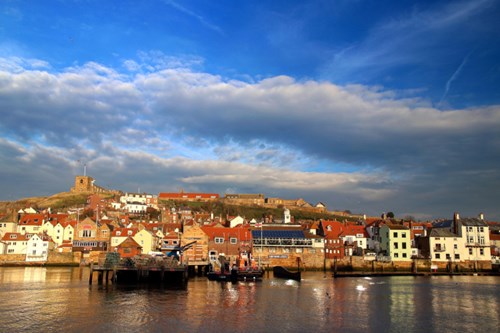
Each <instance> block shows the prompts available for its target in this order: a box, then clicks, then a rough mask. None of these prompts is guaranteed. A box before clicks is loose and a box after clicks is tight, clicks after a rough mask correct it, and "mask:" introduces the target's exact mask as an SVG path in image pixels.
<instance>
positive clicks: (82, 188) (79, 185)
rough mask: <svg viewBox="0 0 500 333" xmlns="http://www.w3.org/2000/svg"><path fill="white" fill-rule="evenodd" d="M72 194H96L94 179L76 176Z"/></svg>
mask: <svg viewBox="0 0 500 333" xmlns="http://www.w3.org/2000/svg"><path fill="white" fill-rule="evenodd" d="M71 192H77V193H79V192H94V178H92V177H89V176H76V177H75V186H74V187H72V188H71Z"/></svg>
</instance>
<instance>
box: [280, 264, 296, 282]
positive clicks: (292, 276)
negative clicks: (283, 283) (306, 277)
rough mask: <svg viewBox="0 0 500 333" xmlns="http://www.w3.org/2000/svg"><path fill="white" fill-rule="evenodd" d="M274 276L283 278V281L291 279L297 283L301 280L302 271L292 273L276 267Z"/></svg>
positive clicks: (281, 267)
mask: <svg viewBox="0 0 500 333" xmlns="http://www.w3.org/2000/svg"><path fill="white" fill-rule="evenodd" d="M273 274H274V277H277V278H281V279H291V280H295V281H300V279H301V274H300V270H299V271H297V272H292V271H289V270H288V269H286V268H285V267H283V266H274V267H273Z"/></svg>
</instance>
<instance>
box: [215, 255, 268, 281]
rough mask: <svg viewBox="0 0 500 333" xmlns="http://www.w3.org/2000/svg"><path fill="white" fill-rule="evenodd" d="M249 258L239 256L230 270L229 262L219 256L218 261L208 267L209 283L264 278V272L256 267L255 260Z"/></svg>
mask: <svg viewBox="0 0 500 333" xmlns="http://www.w3.org/2000/svg"><path fill="white" fill-rule="evenodd" d="M249 258H250V256H248V255H247V254H246V253H245V254H240V258H238V260H237V261H236V263H235V264H234V265H233V266H232V267H231V268H230V267H229V262H227V261H226V259H225V258H224V257H223V256H221V257H219V260H218V261H213V262H212V264H211V265H210V267H211V269H210V270H209V271H208V272H207V278H208V279H209V280H211V281H231V282H236V281H260V280H261V279H262V277H263V276H264V270H263V269H261V268H260V267H257V266H256V264H255V260H253V259H252V258H250V259H249ZM248 259H249V260H248ZM214 267H217V269H214Z"/></svg>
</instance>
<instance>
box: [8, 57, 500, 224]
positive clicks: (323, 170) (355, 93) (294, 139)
mask: <svg viewBox="0 0 500 333" xmlns="http://www.w3.org/2000/svg"><path fill="white" fill-rule="evenodd" d="M0 63H4V64H14V65H12V66H11V65H7V66H3V67H1V68H0V116H1V117H2V122H1V123H0V130H1V132H2V133H3V141H2V142H0V150H1V151H0V154H3V155H2V156H1V157H0V162H1V165H2V166H4V165H9V166H11V163H12V158H14V159H15V160H16V161H17V163H18V164H19V168H18V169H13V168H12V167H10V168H9V169H7V168H2V170H3V171H2V173H0V176H1V177H2V178H5V177H8V178H12V179H17V181H18V182H19V181H21V180H22V181H27V182H29V181H33V179H34V178H30V179H23V177H22V176H21V173H22V171H23V170H24V171H26V170H30V169H33V170H37V171H36V172H35V173H34V174H33V177H35V175H40V173H44V172H45V173H46V174H47V173H50V172H52V173H53V174H54V175H56V174H59V173H60V172H59V171H58V170H59V169H61V168H65V169H66V171H65V172H64V173H63V174H64V175H65V176H66V178H64V177H61V179H60V180H54V181H55V183H57V184H58V186H57V188H58V189H59V191H62V190H65V187H68V185H66V184H67V182H68V181H69V182H71V181H72V180H71V178H72V176H71V175H72V174H74V173H75V172H76V171H77V170H78V165H77V163H76V162H75V161H77V160H79V159H84V160H86V161H87V162H88V163H89V164H88V165H89V170H92V171H91V172H92V173H93V175H94V176H95V177H96V178H97V179H98V180H99V179H102V181H103V182H104V183H105V184H102V185H103V186H104V185H106V184H109V185H113V187H118V186H120V187H121V186H123V187H124V188H122V189H124V190H130V189H134V188H137V187H138V186H140V187H141V188H144V189H146V188H150V189H151V190H150V191H152V192H153V193H154V192H155V191H165V190H169V189H170V190H175V189H178V188H179V187H183V188H186V189H188V188H189V189H198V190H204V191H224V190H225V189H227V188H232V189H234V190H236V191H239V190H241V191H244V192H248V191H254V192H266V193H268V192H269V194H271V193H279V194H281V195H283V196H285V197H296V196H305V195H306V194H307V195H309V196H310V197H311V198H312V199H310V200H311V201H314V200H317V201H329V200H331V202H335V206H336V207H338V208H346V209H354V210H356V209H363V208H365V207H366V208H371V209H373V210H375V211H377V212H378V211H379V210H381V209H386V208H383V207H382V208H380V207H379V206H378V205H381V204H380V202H382V201H391V203H394V204H397V205H399V206H400V207H402V208H401V210H402V211H403V209H404V211H413V212H415V211H416V210H415V209H414V208H412V207H411V203H409V202H407V200H406V197H407V196H410V197H411V196H412V195H413V194H412V193H421V192H425V191H428V189H429V188H432V187H434V186H440V185H439V184H440V183H441V184H445V186H447V187H449V191H456V192H453V193H460V189H459V188H458V186H464V184H467V185H468V186H469V187H470V188H469V190H468V191H467V192H470V191H481V192H487V193H489V194H490V195H487V196H486V195H485V196H484V197H485V202H486V203H487V204H486V205H487V206H488V207H490V208H491V207H494V203H493V200H491V197H494V196H493V195H492V193H494V191H496V189H497V188H498V186H497V185H500V184H498V179H499V178H500V175H499V174H498V171H496V170H497V166H498V163H499V162H500V157H499V156H498V154H497V152H498V149H499V142H500V131H499V125H498V124H500V107H499V106H495V105H494V106H489V107H476V108H470V109H458V110H449V111H446V112H443V111H440V110H437V109H434V108H432V107H429V106H426V105H425V103H423V102H422V100H421V99H419V98H408V96H405V97H404V98H399V97H398V93H397V92H394V91H387V90H384V89H381V88H377V87H375V88H374V87H366V86H362V85H356V86H354V85H352V86H339V85H334V84H332V83H329V82H317V81H312V80H310V81H303V82H302V81H296V80H294V79H293V78H291V77H287V76H280V77H272V78H268V79H265V80H262V81H258V82H256V83H246V82H241V81H235V80H226V79H225V78H223V77H220V76H217V75H211V74H208V73H203V72H194V71H192V70H189V69H187V68H182V69H172V68H170V69H163V70H159V71H154V72H152V73H147V72H141V73H137V74H131V73H130V72H127V73H121V72H120V71H118V70H117V69H112V68H108V67H105V66H103V65H100V64H97V63H89V64H86V65H84V66H80V67H72V68H69V69H67V70H66V71H62V72H60V73H50V72H47V71H43V70H38V69H37V70H34V69H32V67H31V66H30V65H28V64H27V63H26V62H24V61H23V60H22V59H20V60H12V59H10V60H5V59H3V60H0ZM9 156H10V157H9ZM42 156H43V157H44V158H41V157H42ZM47 159H48V160H49V161H50V162H47ZM53 161H56V162H57V163H52V162H53ZM40 164H42V165H48V167H44V168H40V167H37V165H40ZM339 165H342V168H339V167H338V166H339ZM341 169H342V170H341ZM6 170H9V171H6ZM457 175H459V177H460V179H461V181H460V183H458V182H456V183H457V184H456V185H455V184H454V179H455V177H457ZM478 175H480V177H481V178H480V182H478V183H477V184H476V183H475V182H476V180H477V179H478ZM53 178H54V177H49V179H53ZM67 178H70V179H69V180H68V179H67ZM122 184H123V185H122ZM8 186H11V187H10V188H12V189H14V188H16V187H15V186H16V185H14V184H11V185H7V187H8ZM51 186H52V185H51ZM479 186H481V187H479ZM54 187H55V186H54ZM54 187H50V188H54ZM20 188H21V189H28V188H29V187H27V186H25V187H20ZM301 193H302V194H303V195H302V194H301ZM443 195H446V194H443V193H432V194H429V195H428V196H427V197H426V196H422V198H421V199H420V202H424V203H427V204H428V205H429V207H434V206H433V205H435V203H434V202H435V201H436V200H438V199H439V200H441V201H442V196H443ZM320 196H327V197H329V198H331V199H325V198H322V197H320ZM451 200H454V201H458V202H460V203H461V204H464V205H466V204H467V197H466V193H463V194H460V195H457V194H455V195H454V196H453V199H449V200H448V201H447V203H446V207H450V206H451V205H452V204H453V202H451ZM445 201H446V200H445ZM340 205H343V207H342V206H340ZM386 205H387V204H386ZM386 207H387V206H386ZM419 209H422V210H423V209H424V208H419ZM429 209H431V208H429ZM432 209H434V210H435V209H437V208H435V207H434V208H432ZM491 209H494V208H491ZM483 210H485V209H483ZM499 214H500V212H499ZM415 215H416V214H415Z"/></svg>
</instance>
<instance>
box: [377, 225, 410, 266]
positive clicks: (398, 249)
mask: <svg viewBox="0 0 500 333" xmlns="http://www.w3.org/2000/svg"><path fill="white" fill-rule="evenodd" d="M410 236H411V235H410V229H409V228H407V227H405V226H403V225H397V224H384V225H382V226H381V227H380V237H381V241H380V249H381V250H382V252H383V253H384V254H385V255H386V256H388V257H390V258H391V260H393V261H411V252H412V250H411V238H410Z"/></svg>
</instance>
